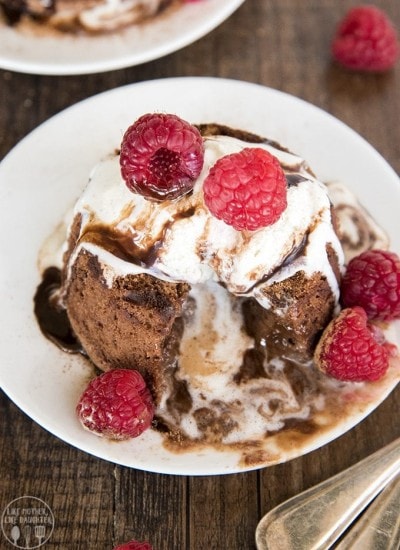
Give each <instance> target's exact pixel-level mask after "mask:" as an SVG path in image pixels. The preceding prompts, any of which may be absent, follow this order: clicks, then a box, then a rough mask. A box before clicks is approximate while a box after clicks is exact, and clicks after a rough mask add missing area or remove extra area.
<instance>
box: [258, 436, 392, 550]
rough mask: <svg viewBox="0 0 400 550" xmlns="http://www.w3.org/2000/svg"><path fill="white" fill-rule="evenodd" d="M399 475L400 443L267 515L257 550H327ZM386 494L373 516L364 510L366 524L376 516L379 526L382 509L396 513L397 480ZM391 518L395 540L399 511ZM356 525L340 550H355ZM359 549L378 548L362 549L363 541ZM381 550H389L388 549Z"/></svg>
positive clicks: (376, 549) (358, 530)
mask: <svg viewBox="0 0 400 550" xmlns="http://www.w3.org/2000/svg"><path fill="white" fill-rule="evenodd" d="M398 473H400V439H397V440H396V441H393V443H391V444H390V445H387V446H386V447H384V448H383V449H381V450H379V451H377V452H376V453H374V454H373V455H371V456H369V457H367V458H365V459H364V460H362V461H361V462H359V463H357V464H355V465H354V466H351V467H350V468H348V469H347V470H345V471H343V472H341V473H339V474H337V475H335V476H333V477H331V478H329V479H327V480H326V481H323V482H322V483H320V484H319V485H316V486H315V487H311V488H310V489H308V490H307V491H304V492H303V493H300V494H299V495H296V496H295V497H293V498H291V499H289V500H288V501H286V502H284V503H282V504H280V505H279V506H277V507H276V508H274V509H273V510H271V511H270V512H268V513H267V514H266V515H265V516H264V517H263V518H262V519H261V521H260V522H259V524H258V526H257V529H256V546H257V548H258V550H328V549H329V548H331V547H332V545H333V544H334V543H335V541H337V540H338V539H339V538H340V537H341V536H342V535H343V533H344V532H345V531H346V530H347V529H348V528H349V526H350V525H351V524H352V523H353V522H354V520H355V519H356V518H357V517H358V516H359V515H360V513H361V512H362V511H363V510H364V509H365V508H366V507H367V506H368V504H369V503H370V502H371V501H372V500H373V499H374V498H375V497H376V496H377V495H378V494H379V493H380V492H381V491H382V490H383V489H384V488H385V487H386V486H387V485H388V484H389V483H390V482H391V481H393V479H394V478H395V477H396V475H397V474H398ZM385 493H386V491H385V492H384V493H383V494H382V495H381V497H380V498H379V499H377V501H376V506H375V512H374V509H372V511H371V509H370V510H368V515H369V518H368V521H370V520H371V517H372V514H375V521H376V522H377V523H378V524H380V528H382V526H383V523H384V521H383V520H382V518H383V517H384V516H385V511H386V510H387V509H389V508H391V507H392V508H393V506H395V510H396V506H398V503H399V500H400V486H399V483H398V482H396V484H395V485H394V488H393V489H392V490H391V491H390V492H389V496H388V494H387V493H386V496H385ZM382 511H384V512H382ZM382 514H383V515H382ZM386 519H387V518H386ZM394 519H395V521H394V525H393V526H392V530H393V533H392V535H393V537H395V538H396V537H397V536H398V532H399V530H400V524H399V522H398V508H397V511H396V512H395V518H394ZM364 521H365V522H366V521H367V520H364ZM356 525H357V524H356ZM360 525H361V527H358V528H357V526H356V527H355V528H354V530H351V531H350V532H349V534H348V535H347V536H346V537H345V538H344V539H343V540H342V542H341V543H340V544H342V547H341V550H347V549H348V548H351V549H355V548H357V546H356V545H355V544H356V543H355V541H356V540H358V539H359V537H360V536H361V530H362V524H360ZM364 526H365V523H364ZM363 534H364V532H363ZM370 534H371V533H370ZM392 535H390V536H392ZM350 537H351V538H350ZM346 539H347V541H346ZM370 540H372V539H370ZM358 548H360V549H362V550H367V549H369V548H371V549H374V550H378V548H379V547H377V546H373V545H372V546H367V545H366V543H365V540H364V544H363V545H361V546H359V547H358ZM382 548H384V549H385V550H389V548H390V546H388V545H386V546H384V547H382ZM393 548H397V547H395V546H394V547H393Z"/></svg>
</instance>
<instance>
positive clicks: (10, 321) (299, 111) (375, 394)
mask: <svg viewBox="0 0 400 550" xmlns="http://www.w3.org/2000/svg"><path fill="white" fill-rule="evenodd" d="M238 106H240V109H239V108H238ZM151 111H166V112H173V113H176V114H178V115H180V116H182V117H183V118H185V119H187V120H189V121H191V122H194V123H200V122H211V121H215V122H220V123H223V124H228V125H231V126H234V127H240V128H245V129H247V130H250V131H253V132H256V133H259V134H261V135H265V136H268V137H270V138H273V139H276V140H278V141H280V142H281V143H282V144H284V145H286V146H287V147H289V148H290V149H292V150H293V151H295V152H297V153H299V154H300V155H303V156H304V157H305V158H307V159H308V160H309V162H310V164H311V166H312V167H313V168H314V170H315V171H316V172H317V174H319V175H320V177H321V178H322V179H326V180H328V179H339V180H342V181H344V182H346V183H347V184H348V185H349V186H350V187H351V188H352V189H354V190H355V191H356V192H357V194H358V195H359V197H360V198H361V200H362V202H363V203H364V204H365V205H366V206H367V207H368V208H369V209H370V211H371V212H372V213H373V215H374V216H375V217H376V219H377V221H378V222H380V223H381V224H382V225H383V226H384V227H385V228H386V229H387V230H388V232H389V234H390V235H391V237H392V249H393V250H396V251H397V252H399V251H400V234H399V232H398V230H397V229H398V217H397V216H398V213H397V212H396V207H397V205H398V204H400V185H399V180H398V178H397V176H396V174H395V172H394V171H393V170H392V169H391V168H390V167H389V166H388V164H387V163H386V162H385V161H384V160H383V158H382V157H381V156H380V155H379V154H378V153H377V152H376V151H375V150H374V149H373V148H372V147H371V146H370V145H369V144H368V143H366V142H365V141H364V140H363V139H362V138H361V137H360V136H358V135H357V134H356V133H355V132H354V131H352V130H351V129H349V128H348V127H347V126H345V125H344V124H343V123H341V122H339V121H338V120H336V119H334V118H333V117H331V116H330V115H328V114H327V113H325V112H323V111H321V110H320V109H318V108H316V107H314V106H312V105H310V104H308V103H305V102H304V101H302V100H299V99H296V98H294V97H292V96H289V95H287V94H284V93H282V92H278V91H275V90H271V89H269V88H265V87H262V86H258V85H255V84H250V83H244V82H238V81H231V80H223V79H213V78H177V79H165V80H158V81H150V82H145V83H140V84H135V85H130V86H126V87H123V88H118V89H116V90H113V91H110V92H107V93H103V94H101V95H98V96H95V97H93V98H90V99H87V100H86V101H83V102H81V103H78V104H77V105H75V106H73V107H71V108H69V109H67V110H66V111H64V112H62V113H60V114H58V115H57V116H55V117H53V118H52V119H51V120H49V121H48V122H46V123H45V124H43V125H41V126H40V127H39V128H37V129H36V130H35V131H33V132H32V133H31V134H29V135H28V136H27V137H26V138H25V139H24V140H22V142H20V143H19V144H18V145H17V146H16V147H15V148H14V149H13V150H12V151H11V152H10V153H9V155H8V156H7V157H6V158H5V159H4V160H3V162H2V163H1V164H0V182H1V184H0V258H1V266H2V267H1V273H0V275H1V279H0V295H1V296H2V304H1V308H0V320H1V327H2V346H1V347H0V361H1V365H0V381H1V383H2V386H3V388H4V390H5V391H6V393H7V394H8V395H9V396H10V398H11V399H12V400H13V401H14V402H15V403H16V404H17V405H18V406H19V407H20V408H21V409H22V410H23V411H25V413H26V414H28V415H29V416H30V417H31V418H33V419H34V420H35V421H36V422H38V423H39V424H40V425H41V426H43V427H44V428H46V429H47V430H49V431H50V432H52V433H53V434H55V435H56V436H58V437H59V438H61V439H63V440H64V441H66V442H68V443H70V444H71V445H74V446H75V447H78V448H79V449H82V450H84V451H86V452H88V453H91V454H93V455H95V456H98V457H100V458H103V459H106V460H109V461H112V462H116V463H119V464H123V465H126V466H130V467H135V468H139V469H144V470H148V471H153V472H163V473H172V474H190V475H206V474H222V473H232V472H238V471H244V470H249V469H253V468H256V467H260V465H255V466H254V465H251V464H250V465H249V464H247V465H243V464H239V461H240V453H238V452H233V451H232V452H230V451H229V452H228V451H226V452H218V451H216V450H211V449H209V450H207V449H205V450H202V451H199V452H191V453H183V454H178V455H177V454H172V453H171V452H169V451H167V450H166V449H165V448H164V447H163V445H162V439H161V436H160V435H159V434H157V433H156V432H153V431H151V430H149V431H147V432H146V433H145V434H143V436H141V437H140V438H139V439H135V440H131V441H128V442H123V443H111V442H108V441H106V440H103V439H101V438H98V437H97V436H95V435H93V434H91V433H89V432H86V431H85V430H83V429H82V428H81V426H80V424H79V423H78V421H77V420H76V417H75V412H74V409H75V405H76V402H77V399H78V398H79V395H80V394H81V391H82V390H83V388H84V386H85V384H86V381H87V377H88V367H87V365H85V364H83V363H82V362H81V358H79V357H78V356H72V355H67V354H65V353H63V352H61V351H60V350H59V349H58V348H56V347H55V346H54V345H53V344H52V343H50V342H49V341H47V340H46V339H45V338H44V337H43V336H42V334H41V333H40V331H39V329H38V326H37V323H36V320H35V318H34V315H33V311H32V310H33V307H32V306H33V300H32V297H33V295H34V292H35V289H36V287H37V284H38V283H39V280H40V275H39V272H38V269H37V257H38V250H39V249H40V247H41V246H42V244H43V241H44V240H45V238H46V237H47V236H48V235H49V234H50V233H51V232H52V230H53V229H54V228H55V227H56V225H57V224H58V223H59V221H60V220H61V219H62V217H63V216H64V214H65V212H66V210H67V209H68V208H69V207H70V206H71V205H72V204H73V202H74V200H75V198H76V197H77V196H78V195H79V194H80V191H81V190H82V188H83V186H84V185H85V184H86V181H87V178H88V174H89V171H90V169H91V168H92V166H93V165H94V164H95V163H96V162H97V161H98V160H99V159H100V158H102V157H103V156H104V155H106V154H108V153H109V152H110V151H112V150H114V148H115V147H118V146H119V144H120V140H121V137H122V134H123V132H124V130H125V129H126V127H127V126H128V125H129V124H130V123H131V122H133V120H135V119H136V118H137V117H138V116H140V115H141V114H143V113H145V112H151ZM378 182H379V183H378ZM377 185H379V192H377ZM397 329H398V327H397ZM396 339H397V341H400V332H399V331H397V335H396ZM398 374H399V373H397V375H392V376H388V377H387V378H385V379H384V381H383V382H382V383H378V384H373V385H371V386H368V387H367V389H366V390H365V391H363V392H361V393H360V395H361V398H360V396H359V399H358V401H357V404H356V405H355V409H356V410H355V411H353V412H352V413H351V414H349V415H347V416H346V415H343V416H342V418H341V419H340V420H338V425H337V426H335V427H333V428H330V429H328V430H326V431H325V432H324V433H323V432H321V433H319V434H314V436H312V437H306V436H304V438H303V437H300V439H298V440H297V441H298V443H297V444H296V445H294V446H293V445H292V446H291V447H286V448H285V449H282V450H281V451H280V453H279V456H275V457H274V458H273V459H271V460H270V461H268V460H266V461H265V463H264V464H262V465H268V464H271V463H274V462H279V461H285V460H288V459H291V458H294V457H296V456H299V455H301V454H303V453H306V452H309V451H311V450H313V449H315V448H317V447H319V446H321V445H323V444H325V443H327V442H329V441H331V440H333V439H335V438H336V437H338V436H339V435H341V434H342V433H344V432H345V431H346V430H348V429H350V428H351V427H353V426H354V425H355V424H357V423H358V422H360V420H362V419H363V418H364V417H365V416H366V415H367V414H369V412H371V411H372V410H373V409H374V408H375V407H376V406H377V405H378V404H379V403H380V402H381V401H382V400H383V399H384V398H385V397H386V396H387V394H388V393H389V392H390V391H391V390H392V389H393V388H394V387H395V385H396V383H397V379H396V376H398ZM362 394H363V395H362ZM363 399H364V401H363ZM16 444H18V442H16Z"/></svg>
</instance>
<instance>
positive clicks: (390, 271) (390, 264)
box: [341, 250, 400, 321]
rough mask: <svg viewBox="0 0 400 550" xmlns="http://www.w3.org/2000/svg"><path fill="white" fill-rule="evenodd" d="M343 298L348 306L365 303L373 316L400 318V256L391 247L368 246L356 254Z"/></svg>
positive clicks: (344, 288)
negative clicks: (375, 248)
mask: <svg viewBox="0 0 400 550" xmlns="http://www.w3.org/2000/svg"><path fill="white" fill-rule="evenodd" d="M341 298H342V302H343V305H344V306H345V307H351V306H361V307H363V308H364V309H365V311H366V313H367V315H368V318H369V319H376V320H380V321H390V320H392V319H400V258H399V257H398V256H397V254H395V253H394V252H389V251H387V250H367V251H366V252H363V253H362V254H360V255H359V256H356V257H355V258H353V259H352V260H351V261H350V262H349V265H348V266H347V270H346V272H345V274H344V277H343V280H342V285H341Z"/></svg>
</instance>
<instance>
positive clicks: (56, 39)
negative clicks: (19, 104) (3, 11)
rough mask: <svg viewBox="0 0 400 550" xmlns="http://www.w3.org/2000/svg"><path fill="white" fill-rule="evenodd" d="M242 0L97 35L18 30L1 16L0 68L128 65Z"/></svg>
mask: <svg viewBox="0 0 400 550" xmlns="http://www.w3.org/2000/svg"><path fill="white" fill-rule="evenodd" d="M243 2H244V0H202V1H201V2H192V3H187V4H184V5H182V7H180V8H179V9H174V10H171V11H167V12H166V13H165V14H161V15H160V16H159V17H156V18H154V20H151V21H149V22H147V23H146V24H143V25H132V26H131V27H128V28H126V29H123V30H121V31H119V32H117V33H111V34H103V35H98V36H84V35H68V34H67V33H66V34H65V35H61V34H59V35H55V34H54V36H51V35H50V34H49V35H48V36H46V35H44V34H40V33H33V32H21V31H20V30H19V29H18V26H15V27H9V26H8V25H6V24H5V23H4V22H2V20H1V18H0V67H1V68H3V69H10V70H13V71H19V72H23V73H33V74H47V75H72V74H89V73H97V72H105V71H111V70H114V69H122V68H125V67H132V66H133V65H138V64H140V63H144V62H147V61H151V60H153V59H157V58H159V57H163V56H165V55H167V54H169V53H172V52H174V51H176V50H179V49H181V48H183V47H184V46H187V45H188V44H191V43H192V42H194V41H195V40H198V39H199V38H201V37H202V36H204V35H206V34H207V33H208V32H210V31H211V30H213V29H214V28H215V27H217V26H218V25H219V24H220V23H222V22H223V21H224V20H225V19H227V18H228V17H229V16H230V15H231V14H232V13H233V12H234V11H235V10H236V9H237V8H238V7H239V6H240V5H241V4H242V3H243Z"/></svg>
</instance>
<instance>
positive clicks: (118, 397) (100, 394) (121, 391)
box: [76, 369, 154, 440]
mask: <svg viewBox="0 0 400 550" xmlns="http://www.w3.org/2000/svg"><path fill="white" fill-rule="evenodd" d="M76 412H77V415H78V418H79V420H80V421H81V423H82V425H83V426H84V427H85V428H87V429H88V430H90V431H92V432H94V433H96V434H97V435H102V436H104V437H107V438H109V439H116V440H123V439H129V438H131V437H137V436H138V435H140V434H141V433H143V432H144V431H145V430H147V428H149V427H150V425H151V422H152V420H153V416H154V405H153V402H152V398H151V395H150V392H149V390H148V388H147V386H146V384H145V382H144V380H143V378H142V376H141V374H140V373H139V372H138V371H136V370H128V369H114V370H110V371H107V372H104V373H103V374H101V375H100V376H97V377H96V378H94V379H93V380H92V381H91V382H90V383H89V385H88V387H87V388H86V390H85V391H84V392H83V394H82V396H81V398H80V400H79V403H78V405H77V408H76Z"/></svg>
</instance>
